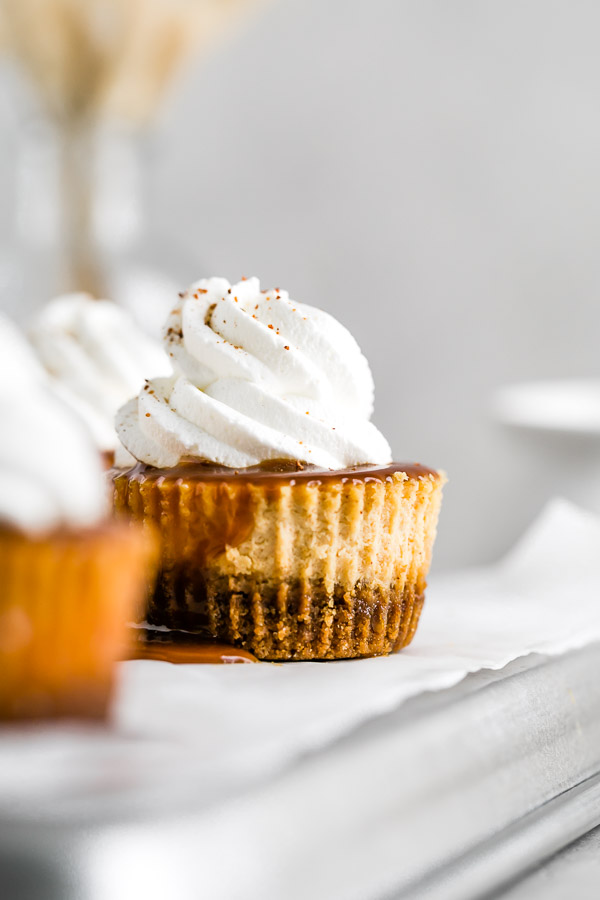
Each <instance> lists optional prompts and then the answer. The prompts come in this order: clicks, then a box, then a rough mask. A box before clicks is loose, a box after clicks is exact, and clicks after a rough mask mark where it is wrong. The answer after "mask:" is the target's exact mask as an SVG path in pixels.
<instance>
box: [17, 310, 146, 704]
mask: <svg viewBox="0 0 600 900" xmlns="http://www.w3.org/2000/svg"><path fill="white" fill-rule="evenodd" d="M0 416H1V420H2V441H0V578H1V580H2V591H1V592H0V672H1V677H0V718H23V717H25V718H28V717H46V716H56V715H65V716H85V717H88V716H89V717H96V716H101V715H104V714H105V712H106V710H107V704H108V702H109V699H110V693H111V688H112V685H113V681H114V672H115V661H116V660H117V659H118V658H119V657H120V656H121V654H122V651H123V647H124V644H125V642H126V640H127V633H128V626H127V623H128V622H130V621H131V620H132V619H133V618H135V616H136V615H137V614H138V612H139V609H138V607H139V604H140V601H141V600H142V596H143V592H144V589H145V584H146V578H147V577H148V567H149V562H150V554H149V550H148V543H147V538H146V537H145V536H143V535H142V534H141V531H140V530H139V529H135V528H130V527H127V526H125V525H124V524H123V523H121V524H115V523H114V522H113V521H112V520H110V519H107V505H108V504H107V496H106V482H105V475H104V472H103V468H102V465H101V462H100V456H99V453H98V451H97V449H96V447H95V446H94V445H93V443H92V442H91V440H90V439H89V436H88V434H87V433H86V431H85V429H84V428H83V426H82V424H81V422H80V421H79V420H78V419H77V417H76V416H75V415H74V414H73V413H72V411H71V410H69V409H68V408H67V407H66V406H65V405H64V404H63V403H62V401H61V400H60V399H58V398H57V397H56V396H55V395H54V394H53V392H52V391H51V389H50V387H49V383H48V380H47V379H46V378H45V376H44V373H43V370H42V369H41V367H40V366H39V365H38V363H37V360H36V359H35V357H34V356H33V353H32V351H31V349H30V347H29V346H28V345H27V343H26V342H25V340H24V338H23V337H22V336H21V335H20V333H19V332H18V331H17V329H16V327H15V326H13V325H12V324H11V323H10V322H9V321H8V320H5V319H0Z"/></svg>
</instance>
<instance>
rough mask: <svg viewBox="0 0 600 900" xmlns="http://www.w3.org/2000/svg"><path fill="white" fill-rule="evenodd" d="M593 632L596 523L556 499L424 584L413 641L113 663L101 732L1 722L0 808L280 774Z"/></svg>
mask: <svg viewBox="0 0 600 900" xmlns="http://www.w3.org/2000/svg"><path fill="white" fill-rule="evenodd" d="M597 640H600V520H599V519H598V518H596V517H595V516H593V515H592V514H590V513H586V512H584V511H582V510H580V509H578V508H577V507H574V506H572V505H571V504H569V503H567V502H566V501H562V500H555V501H553V502H552V503H550V504H549V506H548V507H547V508H546V509H545V510H544V512H543V513H542V514H541V516H540V518H539V519H538V521H537V522H536V523H535V524H534V526H533V527H532V528H531V529H530V530H529V531H528V533H527V534H526V535H525V536H524V537H523V538H522V539H521V541H519V543H518V545H517V546H516V548H515V549H514V550H513V551H512V552H511V553H510V554H509V556H508V557H507V558H506V559H505V560H503V561H502V562H501V563H499V564H497V565H495V566H492V567H486V568H481V569H476V570H468V571H461V572H456V573H453V574H452V575H449V576H445V577H438V578H433V579H432V580H431V583H430V586H429V589H428V592H427V599H426V603H425V608H424V612H423V616H422V620H421V623H420V625H419V629H418V630H417V635H416V637H415V640H414V642H413V644H412V645H411V647H409V648H408V649H407V650H405V651H402V652H401V653H399V654H397V655H393V656H390V657H384V658H378V659H367V660H356V661H340V662H334V663H295V664H286V665H271V664H264V665H233V666H206V665H205V666H200V665H171V664H169V663H162V662H151V661H135V662H127V663H123V664H122V667H121V685H120V691H119V696H118V700H117V703H116V706H115V710H114V721H113V724H112V725H111V726H110V727H105V728H101V729H97V728H96V729H89V728H85V727H82V726H74V725H69V726H60V725H55V726H53V727H30V728H16V729H15V728H10V729H9V728H4V729H1V730H0V814H3V815H7V814H8V813H9V812H11V811H12V812H13V813H15V814H17V813H18V814H19V815H26V814H27V812H28V810H30V809H31V808H32V803H33V801H34V800H35V812H36V815H37V816H43V815H49V816H52V815H55V814H57V813H58V812H62V813H64V814H65V815H69V814H74V813H75V812H76V813H77V814H84V813H85V814H88V813H90V811H92V810H94V809H101V810H102V812H103V813H105V814H110V813H111V812H115V814H116V810H117V808H120V809H126V808H133V807H134V806H135V805H136V802H139V800H140V798H145V799H146V801H147V802H148V803H150V804H151V803H157V802H158V803H164V801H165V798H166V797H167V796H169V797H170V798H171V799H173V798H174V797H176V796H178V790H177V785H179V787H180V789H181V792H182V793H185V794H187V795H188V796H192V795H193V793H194V787H195V788H197V790H198V792H199V795H202V796H204V797H210V798H214V799H217V798H218V797H219V794H220V792H221V791H222V790H225V788H227V789H228V790H231V789H232V788H233V787H235V786H236V785H240V784H243V783H244V782H251V781H254V780H256V779H257V778H264V777H268V776H269V775H270V774H271V773H275V772H277V771H281V770H282V769H283V768H285V767H286V766H287V765H289V764H290V763H291V762H292V761H293V760H294V759H295V758H296V757H298V756H299V755H300V754H302V753H305V752H308V751H310V750H315V749H317V748H319V747H322V746H324V745H326V744H328V743H330V742H332V741H334V740H335V739H336V738H339V737H340V736H342V735H344V734H346V733H348V732H350V731H352V730H353V729H355V728H356V727H358V726H359V725H360V724H361V723H362V722H364V721H365V720H366V719H368V718H371V717H374V716H376V715H378V714H381V713H384V712H386V711H389V710H391V709H394V708H395V707H397V706H399V705H400V704H402V703H403V702H404V701H406V700H407V699H408V698H410V697H414V696H415V695H417V694H420V693H422V692H424V691H434V690H441V689H443V688H447V687H450V686H452V685H454V684H456V683H457V682H459V681H460V680H461V679H462V678H464V677H465V675H467V674H468V673H470V672H474V671H477V670H479V669H483V668H491V669H498V668H501V667H503V666H505V665H506V664H507V663H509V662H510V661H512V660H514V659H516V658H518V657H521V656H525V655H527V654H529V653H532V652H538V653H543V654H558V653H563V652H565V651H567V650H570V649H574V648H577V647H581V646H583V645H585V644H587V643H591V642H593V641H597Z"/></svg>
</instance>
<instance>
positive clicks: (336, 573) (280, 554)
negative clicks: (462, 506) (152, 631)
mask: <svg viewBox="0 0 600 900" xmlns="http://www.w3.org/2000/svg"><path fill="white" fill-rule="evenodd" d="M443 482H444V478H443V476H442V475H440V474H439V473H437V472H434V471H432V470H430V469H427V468H425V467H423V466H417V465H405V464H400V463H396V464H391V465H386V466H370V465H369V466H357V467H354V468H350V469H344V470H334V471H331V470H320V469H316V468H314V467H309V466H302V465H301V464H299V463H293V462H291V463H290V462H281V463H276V464H273V463H270V464H268V465H266V466H265V465H262V466H256V467H252V468H246V469H239V470H234V469H230V468H225V467H219V466H214V465H206V464H202V463H198V462H189V463H185V462H184V463H181V464H180V465H178V466H176V467H173V468H168V469H158V468H153V467H151V466H147V465H145V464H143V463H140V464H138V465H136V466H135V467H134V468H132V469H130V470H127V471H123V472H118V473H117V474H116V476H115V506H116V510H117V512H118V513H120V514H125V515H127V516H129V517H132V518H134V519H136V520H139V521H141V522H143V523H145V524H146V525H147V526H148V527H150V528H152V529H154V528H156V529H157V530H158V532H159V535H160V544H161V561H160V569H159V577H158V582H157V585H156V588H155V590H154V591H153V593H152V595H151V596H150V597H149V603H148V610H147V620H148V622H150V623H151V624H154V625H166V626H168V627H170V628H176V629H184V630H189V631H192V632H195V633H198V634H200V635H202V636H204V637H206V638H208V639H211V640H217V641H224V642H227V643H232V644H234V645H236V646H239V647H243V648H245V649H246V650H249V651H251V652H252V653H254V654H255V655H256V656H257V657H259V658H260V659H272V660H283V659H341V658H348V657H357V656H369V655H378V654H386V653H390V652H391V651H393V650H397V649H400V648H401V647H403V646H405V645H406V644H408V643H409V642H410V640H411V639H412V637H413V635H414V631H415V628H416V626H417V622H418V618H419V614H420V610H421V606H422V603H423V595H424V590H425V584H426V575H427V571H428V568H429V563H430V559H431V551H432V546H433V542H434V539H435V532H436V525H437V518H438V513H439V506H440V502H441V493H442V486H443Z"/></svg>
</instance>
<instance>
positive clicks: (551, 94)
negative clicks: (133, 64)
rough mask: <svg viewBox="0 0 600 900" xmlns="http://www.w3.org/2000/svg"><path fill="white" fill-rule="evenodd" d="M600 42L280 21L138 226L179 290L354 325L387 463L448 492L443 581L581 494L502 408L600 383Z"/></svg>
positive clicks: (163, 147) (425, 4) (190, 139)
mask: <svg viewBox="0 0 600 900" xmlns="http://www.w3.org/2000/svg"><path fill="white" fill-rule="evenodd" d="M599 29H600V6H599V5H598V4H597V3H596V2H594V0H588V2H586V0H569V2H567V0H562V2H556V0H518V2H517V0H450V2H449V0H411V2H401V0H279V2H277V0H274V2H272V3H271V5H269V6H267V7H266V8H265V10H264V11H263V12H262V13H261V14H260V15H259V16H257V17H255V18H254V19H252V20H251V21H250V22H249V23H248V24H247V25H245V26H244V27H243V28H240V29H238V31H237V33H236V34H235V36H234V37H233V38H232V39H230V40H229V41H228V42H227V43H226V44H225V45H224V46H223V47H222V48H221V49H220V50H219V52H218V53H215V54H214V55H213V56H212V57H211V58H210V59H209V60H208V61H207V62H205V63H204V64H203V65H201V66H198V67H197V68H195V69H194V70H193V71H192V72H191V73H190V77H189V78H188V79H187V80H185V81H183V82H182V84H180V85H179V87H178V89H177V90H176V91H174V92H173V94H172V96H171V99H170V103H169V105H168V107H167V109H166V110H165V115H164V118H163V123H162V126H161V133H160V139H159V151H160V152H159V153H158V154H157V156H156V162H155V171H154V179H153V188H152V196H151V197H149V198H148V215H149V217H150V218H151V220H152V221H154V222H155V223H159V224H160V227H162V228H164V233H165V234H169V240H170V241H171V242H175V243H177V244H178V245H179V246H180V248H181V250H182V255H183V257H184V258H185V257H187V258H188V259H190V258H191V259H194V260H195V263H194V264H193V265H190V268H189V271H188V270H186V271H183V270H184V269H185V268H186V267H185V266H182V282H185V281H186V280H187V279H188V278H189V277H192V276H200V275H201V274H213V273H214V274H224V275H227V276H228V277H230V278H237V277H238V276H240V275H250V274H257V275H259V276H260V277H261V278H262V279H263V280H264V281H265V282H266V283H267V284H270V285H273V284H275V285H280V286H284V287H287V288H288V289H289V290H290V292H291V293H292V294H293V295H295V296H296V297H297V298H298V299H300V300H303V301H305V302H309V303H315V304H317V305H321V306H323V307H325V308H326V309H328V310H329V311H330V312H332V313H333V314H334V315H336V316H338V317H339V318H340V319H341V320H342V321H343V322H345V324H347V325H348V326H349V328H350V329H351V330H352V331H353V332H354V333H355V334H356V336H357V337H358V339H359V341H360V343H361V344H362V346H363V349H364V351H365V353H366V355H367V356H368V358H369V359H370V361H371V364H372V367H373V370H374V374H375V380H376V415H375V419H376V422H377V424H378V425H379V426H380V427H381V428H382V429H383V430H384V431H385V433H386V434H387V435H388V437H389V438H390V440H391V443H392V446H393V448H394V452H395V455H396V457H397V458H401V459H403V458H406V459H418V460H420V461H423V462H426V463H430V464H432V465H437V466H441V467H443V468H445V469H446V470H447V472H448V474H449V477H450V483H449V485H448V487H447V492H446V501H445V506H444V509H443V514H442V521H441V527H440V535H439V543H438V548H437V565H438V567H453V566H457V565H460V564H463V563H465V562H476V561H484V560H489V559H492V558H494V557H496V556H498V555H499V554H500V553H501V552H503V551H504V550H505V549H506V548H507V547H508V545H509V544H510V543H511V542H512V541H513V540H514V538H515V537H516V535H517V534H518V532H519V531H520V530H521V529H522V528H523V527H524V525H525V524H526V523H527V522H529V521H530V520H531V519H532V518H533V516H534V514H535V513H536V512H537V511H538V510H539V508H540V507H541V505H542V502H543V500H544V499H545V497H546V495H547V494H548V493H553V492H558V493H560V492H561V491H563V492H566V493H568V490H567V489H566V486H565V485H564V484H563V485H561V484H560V481H561V479H562V480H564V479H567V480H568V479H570V478H572V477H574V476H575V475H576V472H577V464H576V463H575V462H574V461H575V453H576V450H575V449H574V448H569V447H563V448H559V449H556V448H554V449H552V448H551V447H549V446H548V445H546V444H544V442H540V443H539V444H538V445H537V446H534V445H532V444H529V445H528V446H527V447H526V446H525V443H524V441H523V440H522V439H521V438H520V437H518V436H515V435H508V434H505V433H504V432H503V431H502V430H501V429H500V428H499V427H498V426H497V425H495V424H494V423H493V422H492V421H491V419H490V417H489V414H488V400H489V396H490V392H491V391H492V390H493V388H494V387H496V386H497V385H500V384H503V383H505V382H507V381H514V380H519V379H522V378H529V377H538V376H539V377H547V376H552V375H557V376H559V375H560V376H562V375H571V374H573V375H575V374H577V375H598V374H600V361H599V359H598V349H597V346H598V335H599V331H600V307H599V304H598V299H597V298H598V287H599V282H600V254H599V253H598V247H597V245H598V236H599V235H600V192H599V190H598V183H599V167H600V162H599V160H600V114H599V112H600V57H599V56H598V33H599ZM5 130H6V129H5ZM0 184H1V185H2V188H3V190H4V191H5V196H8V194H7V192H8V190H9V185H8V176H7V175H6V173H4V174H3V173H2V172H0ZM3 215H4V214H3ZM577 452H580V451H577ZM586 452H587V451H586ZM592 452H596V450H595V448H593V450H592ZM570 462H574V464H572V465H568V463H570Z"/></svg>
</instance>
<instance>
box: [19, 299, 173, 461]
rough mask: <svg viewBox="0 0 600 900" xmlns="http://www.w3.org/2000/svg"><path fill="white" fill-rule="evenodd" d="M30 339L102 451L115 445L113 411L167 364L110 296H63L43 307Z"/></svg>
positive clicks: (164, 372) (159, 349)
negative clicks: (104, 297) (107, 297)
mask: <svg viewBox="0 0 600 900" xmlns="http://www.w3.org/2000/svg"><path fill="white" fill-rule="evenodd" d="M30 338H31V341H32V344H33V346H34V347H35V349H36V352H37V354H38V356H39V359H40V360H41V362H42V364H43V365H44V366H45V367H46V370H47V371H48V373H49V375H51V376H52V378H53V380H54V389H55V390H56V392H57V394H59V395H60V396H61V398H62V399H63V400H64V401H65V402H66V403H68V405H69V406H71V407H72V408H73V410H74V411H75V412H76V413H77V414H78V415H79V416H80V417H81V419H82V420H83V422H84V423H85V424H86V426H87V427H88V429H89V431H90V433H91V435H92V437H93V439H94V440H95V442H96V444H97V445H98V447H99V448H100V449H101V450H114V449H115V448H116V447H117V446H118V439H117V434H116V431H115V426H114V417H115V413H116V412H117V410H118V409H119V407H120V406H121V405H122V404H123V403H125V401H126V400H128V399H129V398H130V397H131V396H132V395H133V394H135V393H137V392H138V391H139V389H140V388H141V386H142V385H143V383H144V378H145V377H147V376H149V375H157V376H162V375H168V374H170V372H171V366H170V364H169V361H168V358H167V357H166V355H165V353H164V351H163V349H162V347H161V346H160V344H159V343H158V342H157V341H154V340H153V339H152V338H150V337H148V336H147V335H145V334H144V333H143V332H142V331H141V330H140V328H139V327H138V326H137V325H136V324H135V322H134V320H133V319H132V318H131V316H130V315H129V314H128V313H127V312H126V311H125V310H124V309H122V308H121V307H119V306H117V305H116V304H115V303H112V302H111V301H110V300H93V299H92V298H91V297H90V296H89V295H88V294H66V295H64V296H62V297H57V298H56V299H55V300H53V301H51V302H50V303H48V304H47V306H45V307H44V309H43V310H42V311H41V312H40V313H39V314H38V316H37V317H36V318H35V319H34V321H33V322H32V324H31V327H30Z"/></svg>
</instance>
